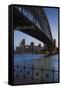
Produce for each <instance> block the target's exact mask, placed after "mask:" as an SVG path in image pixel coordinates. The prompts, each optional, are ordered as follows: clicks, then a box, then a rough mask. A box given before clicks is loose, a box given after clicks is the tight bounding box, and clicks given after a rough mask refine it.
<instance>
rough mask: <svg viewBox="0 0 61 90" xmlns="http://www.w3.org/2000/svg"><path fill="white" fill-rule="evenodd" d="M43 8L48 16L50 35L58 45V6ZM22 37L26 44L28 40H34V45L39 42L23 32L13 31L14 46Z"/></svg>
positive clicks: (17, 44)
mask: <svg viewBox="0 0 61 90" xmlns="http://www.w3.org/2000/svg"><path fill="white" fill-rule="evenodd" d="M44 10H45V13H46V15H47V17H48V21H49V25H50V28H51V32H52V36H53V38H55V39H56V46H58V8H44ZM22 39H25V40H26V44H28V45H29V44H30V42H34V44H35V45H38V44H39V43H41V42H40V41H39V40H37V39H35V38H33V37H31V36H29V35H27V34H25V33H22V32H20V31H14V48H16V47H17V46H19V43H20V42H21V40H22ZM41 44H42V43H41ZM42 45H43V44H42Z"/></svg>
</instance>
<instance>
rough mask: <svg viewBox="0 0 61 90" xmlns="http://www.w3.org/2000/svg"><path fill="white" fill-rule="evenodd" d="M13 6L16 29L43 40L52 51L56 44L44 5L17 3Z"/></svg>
mask: <svg viewBox="0 0 61 90" xmlns="http://www.w3.org/2000/svg"><path fill="white" fill-rule="evenodd" d="M13 8H14V10H13V25H14V30H19V31H21V32H24V33H26V34H28V35H30V36H32V37H34V38H36V39H38V40H40V41H42V42H43V43H44V44H46V45H47V47H48V50H49V51H50V52H52V51H53V50H54V47H55V44H54V42H53V38H52V33H51V29H50V26H49V22H48V18H47V16H46V14H45V11H44V9H43V8H42V7H35V6H20V5H19V6H16V5H15V6H14V7H13Z"/></svg>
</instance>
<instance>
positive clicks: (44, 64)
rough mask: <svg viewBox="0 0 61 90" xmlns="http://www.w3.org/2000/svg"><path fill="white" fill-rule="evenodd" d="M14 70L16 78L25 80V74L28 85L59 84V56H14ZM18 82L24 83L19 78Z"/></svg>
mask: <svg viewBox="0 0 61 90" xmlns="http://www.w3.org/2000/svg"><path fill="white" fill-rule="evenodd" d="M24 67H25V69H24ZM14 68H15V73H14V76H16V75H18V76H19V79H20V80H21V79H22V80H24V74H25V78H26V79H27V80H28V81H27V82H28V83H32V82H33V83H42V82H58V54H56V55H52V56H49V57H45V55H44V54H14ZM24 72H25V73H24ZM42 79H43V80H42ZM14 80H15V79H14ZM29 80H30V81H29ZM17 82H18V83H22V82H20V81H19V80H18V78H17V79H16V83H17ZM25 82H26V81H25ZM23 83H24V82H23Z"/></svg>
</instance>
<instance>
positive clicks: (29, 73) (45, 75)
mask: <svg viewBox="0 0 61 90" xmlns="http://www.w3.org/2000/svg"><path fill="white" fill-rule="evenodd" d="M58 73H59V71H58V70H54V68H52V70H50V69H44V68H37V67H34V66H31V67H27V66H26V65H24V66H21V65H18V64H17V65H14V80H18V79H19V80H20V82H21V80H24V81H25V80H26V79H27V80H31V81H32V82H33V81H34V82H36V83H37V82H39V83H44V82H58Z"/></svg>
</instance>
